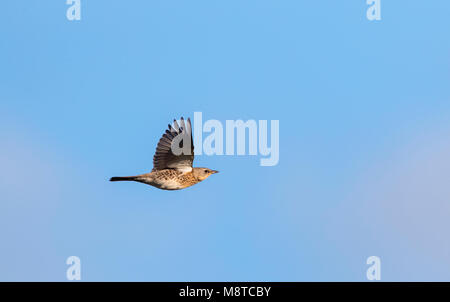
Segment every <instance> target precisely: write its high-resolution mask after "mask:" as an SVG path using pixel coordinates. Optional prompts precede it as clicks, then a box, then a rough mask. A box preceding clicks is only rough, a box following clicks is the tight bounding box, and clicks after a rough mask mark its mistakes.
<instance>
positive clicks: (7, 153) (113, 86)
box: [0, 0, 450, 281]
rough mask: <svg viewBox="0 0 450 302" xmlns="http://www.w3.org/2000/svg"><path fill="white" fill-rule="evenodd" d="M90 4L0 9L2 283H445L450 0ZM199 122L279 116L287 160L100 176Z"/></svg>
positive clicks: (228, 160)
mask: <svg viewBox="0 0 450 302" xmlns="http://www.w3.org/2000/svg"><path fill="white" fill-rule="evenodd" d="M81 3H82V12H81V20H80V21H72V22H71V21H68V20H67V19H66V9H67V7H68V6H67V5H66V4H65V1H63V0H60V1H31V0H28V1H25V0H21V1H12V0H9V1H4V3H2V5H1V10H0V11H1V13H0V35H1V39H0V138H1V148H0V167H2V173H0V192H1V202H0V226H1V228H0V240H1V241H2V244H1V247H2V248H1V249H0V280H2V281H11V280H14V281H30V280H33V281H34V280H36V281H50V280H51V281H64V280H66V269H67V265H66V263H65V261H66V259H67V258H68V257H69V256H72V255H75V256H78V257H80V259H81V265H82V280H84V281H102V280H105V281H365V280H366V269H367V267H368V266H367V265H366V259H367V257H369V256H372V255H376V256H379V257H380V259H381V267H382V273H381V278H382V280H384V281H432V280H433V281H434V280H447V281H448V280H449V279H450V260H449V259H448V255H449V254H450V241H449V239H448V234H447V231H448V229H449V228H450V222H449V221H450V220H449V219H448V217H449V214H450V205H449V202H450V200H449V196H450V194H449V193H450V189H449V188H448V187H449V186H448V180H449V179H450V160H449V157H448V154H449V151H450V144H449V142H448V138H449V137H450V125H449V123H448V121H449V120H450V119H449V117H450V85H449V81H450V37H449V35H448V28H450V24H449V23H450V21H449V19H448V12H449V9H450V3H449V2H448V1H444V0H436V1H431V2H430V1H406V0H402V1H386V0H382V20H381V21H376V22H370V21H368V20H367V19H366V8H367V5H366V1H365V0H358V1H357V0H355V1H294V0H292V1H291V0H279V1H274V0H258V1H256V0H248V1H240V0H239V1H238V0H228V1H218V0H214V1H210V0H208V1H206V0H205V1H200V0H194V1H180V0H172V1H136V0H135V1H106V0H96V1H90V0H82V1H81ZM195 111H200V112H202V113H203V119H204V120H206V119H217V120H220V121H222V122H224V121H225V120H227V119H230V120H236V119H243V120H247V119H255V120H279V121H280V161H279V164H278V165H277V166H274V167H261V166H259V158H258V157H255V156H205V155H203V156H198V157H196V160H195V162H194V164H196V165H199V166H207V167H210V168H212V169H217V170H219V171H220V172H221V173H220V174H217V175H214V176H213V177H211V178H210V179H208V180H206V181H204V182H203V183H200V184H198V185H196V186H194V187H191V188H188V189H186V190H182V191H175V192H167V191H161V190H157V189H155V188H153V187H150V186H145V185H143V184H138V183H110V182H108V181H107V180H108V179H109V178H110V177H111V176H116V175H133V174H138V173H144V172H148V171H149V170H151V168H152V156H153V152H154V150H155V147H156V143H157V140H158V139H159V137H160V135H161V134H162V132H163V131H164V129H165V127H166V125H167V124H168V123H169V122H170V121H171V119H173V118H176V117H180V116H185V117H187V116H193V113H194V112H195ZM194 139H195V137H194Z"/></svg>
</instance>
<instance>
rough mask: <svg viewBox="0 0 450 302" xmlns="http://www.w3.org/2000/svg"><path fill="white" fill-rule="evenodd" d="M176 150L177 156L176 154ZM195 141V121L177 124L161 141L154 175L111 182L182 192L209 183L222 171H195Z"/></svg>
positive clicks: (157, 150)
mask: <svg viewBox="0 0 450 302" xmlns="http://www.w3.org/2000/svg"><path fill="white" fill-rule="evenodd" d="M174 151H175V153H174ZM193 161H194V141H193V138H192V126H191V120H190V119H189V118H188V119H187V123H185V122H184V119H183V118H181V119H180V125H178V123H177V121H176V120H174V121H173V126H172V125H170V124H169V129H168V130H166V132H165V133H164V134H163V136H162V137H161V138H160V140H159V142H158V145H157V147H156V152H155V155H154V156H153V169H152V171H151V172H150V173H146V174H142V175H137V176H124V177H112V178H111V179H110V181H137V182H142V183H145V184H148V185H151V186H154V187H156V188H159V189H163V190H180V189H184V188H187V187H190V186H192V185H195V184H196V183H199V182H201V181H202V180H205V179H206V178H208V177H209V176H210V175H212V174H215V173H217V172H218V171H215V170H211V169H208V168H193V167H192V163H193Z"/></svg>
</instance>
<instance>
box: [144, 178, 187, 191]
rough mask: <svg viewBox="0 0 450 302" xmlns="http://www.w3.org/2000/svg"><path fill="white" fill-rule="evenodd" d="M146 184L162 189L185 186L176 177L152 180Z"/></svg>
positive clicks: (177, 188)
mask: <svg viewBox="0 0 450 302" xmlns="http://www.w3.org/2000/svg"><path fill="white" fill-rule="evenodd" d="M148 184H149V185H151V186H154V187H156V188H158V189H163V190H180V189H183V188H185V186H182V185H181V184H180V183H179V182H178V180H176V179H165V180H153V181H151V182H149V183H148Z"/></svg>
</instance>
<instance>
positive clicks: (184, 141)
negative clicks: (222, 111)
mask: <svg viewBox="0 0 450 302" xmlns="http://www.w3.org/2000/svg"><path fill="white" fill-rule="evenodd" d="M174 152H175V153H174ZM193 161H194V141H193V139H192V127H191V119H189V118H188V119H187V123H185V122H184V119H183V118H181V119H180V126H178V123H177V121H176V120H174V121H173V126H172V125H170V124H169V129H168V130H166V132H165V133H164V134H163V136H162V137H161V138H160V140H159V142H158V146H157V147H156V152H155V155H154V156H153V170H152V171H156V170H163V169H176V170H180V171H183V172H189V171H191V170H192V162H193Z"/></svg>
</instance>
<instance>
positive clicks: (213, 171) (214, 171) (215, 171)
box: [211, 170, 219, 174]
mask: <svg viewBox="0 0 450 302" xmlns="http://www.w3.org/2000/svg"><path fill="white" fill-rule="evenodd" d="M211 173H212V174H216V173H219V171H217V170H211Z"/></svg>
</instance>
